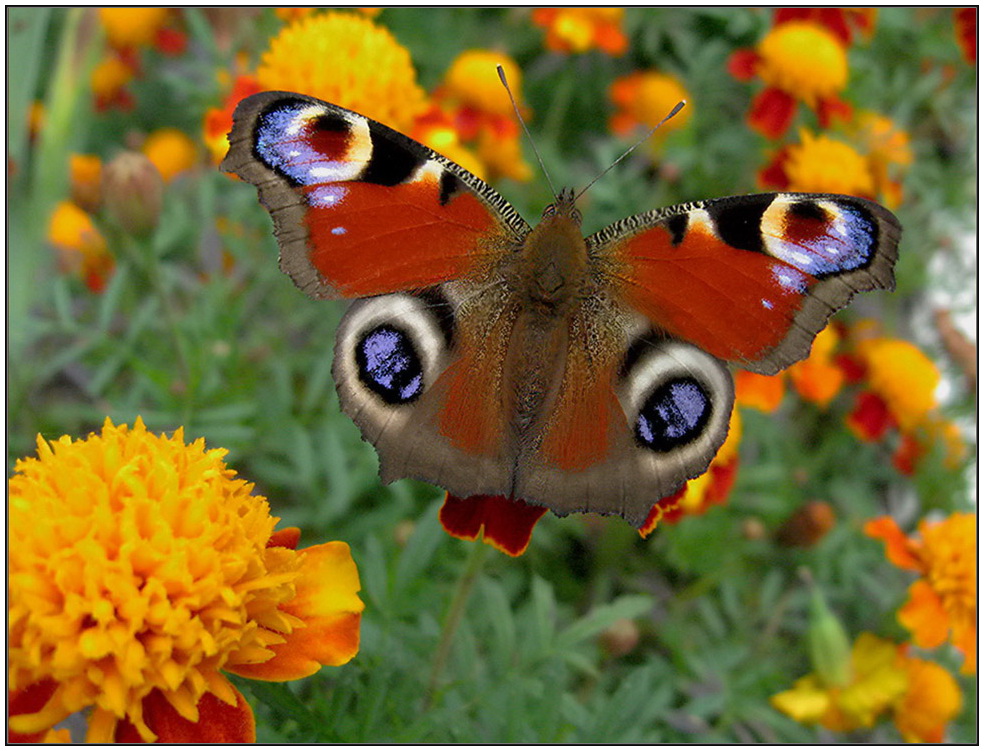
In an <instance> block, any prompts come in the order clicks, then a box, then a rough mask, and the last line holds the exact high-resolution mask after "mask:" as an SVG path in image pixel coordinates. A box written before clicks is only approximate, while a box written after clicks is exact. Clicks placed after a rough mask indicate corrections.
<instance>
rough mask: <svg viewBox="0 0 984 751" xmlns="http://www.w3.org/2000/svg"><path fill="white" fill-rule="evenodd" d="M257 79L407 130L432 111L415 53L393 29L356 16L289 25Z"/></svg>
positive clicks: (321, 15) (318, 18)
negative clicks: (419, 81)
mask: <svg viewBox="0 0 984 751" xmlns="http://www.w3.org/2000/svg"><path fill="white" fill-rule="evenodd" d="M256 77H257V80H258V81H259V84H260V87H261V89H274V90H277V89H279V90H284V91H297V92H300V93H302V94H309V95H310V96H314V97H318V98H319V99H324V100H326V101H329V102H333V103H335V104H338V105H340V106H342V107H348V108H349V109H353V110H355V111H357V112H359V113H361V114H363V115H365V116H367V117H370V118H373V119H374V120H379V121H380V122H383V123H385V124H386V125H389V126H390V127H391V128H395V129H397V130H401V131H407V130H409V129H410V127H411V126H412V125H413V121H414V118H416V117H417V116H418V115H419V114H421V113H422V112H423V111H424V110H425V109H426V107H427V104H426V100H425V95H424V92H423V90H422V89H421V88H420V87H419V86H418V85H417V75H416V72H415V71H414V68H413V63H412V62H411V60H410V53H409V52H407V50H406V48H404V47H403V46H402V45H401V44H400V43H399V42H397V41H396V39H395V38H394V37H393V35H392V34H391V33H390V32H389V31H388V30H386V29H384V28H382V27H380V26H376V25H375V24H374V23H373V22H372V21H370V20H368V19H366V18H363V17H362V16H357V15H354V14H352V13H319V14H315V15H312V16H308V17H307V18H303V19H301V20H300V21H298V22H296V23H292V24H290V25H289V26H285V27H284V28H283V29H282V30H281V32H280V33H279V34H278V35H277V36H276V37H274V39H273V40H272V41H271V42H270V48H269V50H267V52H266V53H264V55H263V57H262V59H261V61H260V66H259V68H258V69H257V71H256Z"/></svg>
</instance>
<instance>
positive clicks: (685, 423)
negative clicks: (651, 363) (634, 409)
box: [635, 378, 711, 453]
mask: <svg viewBox="0 0 984 751" xmlns="http://www.w3.org/2000/svg"><path fill="white" fill-rule="evenodd" d="M710 417H711V400H710V398H709V397H708V395H707V392H706V391H705V390H704V388H703V387H702V386H701V385H700V384H699V383H698V382H697V381H696V380H694V379H693V378H674V379H673V380H671V381H667V382H666V383H663V384H661V385H660V386H659V387H658V388H656V389H655V390H654V391H653V392H652V394H650V395H649V398H648V399H646V401H645V403H644V404H643V405H642V409H641V410H639V416H638V417H637V418H636V425H635V434H636V439H637V440H638V441H639V442H640V443H641V444H642V445H643V446H646V447H648V448H650V449H652V450H653V451H658V452H661V453H662V452H667V451H672V450H673V449H675V448H678V447H679V446H683V445H685V444H687V443H690V442H691V441H693V440H694V439H695V438H697V437H698V436H699V435H700V434H701V433H702V432H703V431H704V427H705V426H706V425H707V422H708V420H709V419H710Z"/></svg>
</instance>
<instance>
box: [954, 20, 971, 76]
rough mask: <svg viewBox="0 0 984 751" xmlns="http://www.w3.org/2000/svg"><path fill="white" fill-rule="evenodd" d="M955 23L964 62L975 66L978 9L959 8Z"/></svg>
mask: <svg viewBox="0 0 984 751" xmlns="http://www.w3.org/2000/svg"><path fill="white" fill-rule="evenodd" d="M954 22H955V23H956V26H957V44H959V45H960V51H961V52H962V53H963V56H964V60H966V61H967V62H968V63H970V64H971V65H973V64H974V63H976V62H977V8H957V9H956V11H954Z"/></svg>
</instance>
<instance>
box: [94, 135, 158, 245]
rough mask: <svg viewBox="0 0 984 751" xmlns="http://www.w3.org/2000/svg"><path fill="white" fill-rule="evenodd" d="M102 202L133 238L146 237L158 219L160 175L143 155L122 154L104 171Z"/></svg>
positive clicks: (130, 152)
mask: <svg viewBox="0 0 984 751" xmlns="http://www.w3.org/2000/svg"><path fill="white" fill-rule="evenodd" d="M103 200H104V202H105V203H104V205H105V207H106V211H107V212H109V215H110V216H111V217H112V218H113V220H114V221H115V222H116V223H117V224H119V226H120V227H122V228H123V229H124V230H126V231H127V232H129V233H130V234H132V235H145V234H148V233H150V232H151V231H152V230H153V229H154V228H155V227H156V226H157V221H158V220H159V219H160V216H161V204H162V203H163V200H164V181H163V180H162V179H161V173H160V172H158V171H157V168H156V167H155V166H154V165H153V163H151V161H150V160H149V159H148V158H147V157H145V156H144V155H143V154H138V153H136V152H134V151H125V152H123V153H122V154H120V155H119V156H118V157H116V158H115V159H114V160H113V161H112V162H110V163H109V164H108V165H107V166H106V168H105V169H104V170H103Z"/></svg>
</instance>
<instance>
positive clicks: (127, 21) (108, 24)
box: [99, 7, 171, 47]
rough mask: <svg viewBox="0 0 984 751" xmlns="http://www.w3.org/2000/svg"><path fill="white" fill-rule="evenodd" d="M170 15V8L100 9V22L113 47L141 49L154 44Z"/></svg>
mask: <svg viewBox="0 0 984 751" xmlns="http://www.w3.org/2000/svg"><path fill="white" fill-rule="evenodd" d="M170 13H171V11H170V9H169V8H154V7H144V8H100V9H99V20H100V22H101V23H102V25H103V28H104V29H105V30H106V39H107V41H109V43H110V45H111V46H113V47H139V46H146V45H149V44H152V43H153V41H154V35H155V34H156V33H157V31H158V30H160V29H162V28H163V27H164V25H165V24H166V23H167V20H168V16H169V15H170Z"/></svg>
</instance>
